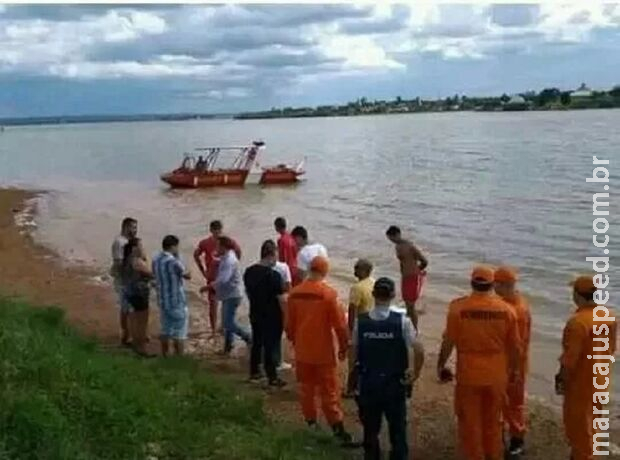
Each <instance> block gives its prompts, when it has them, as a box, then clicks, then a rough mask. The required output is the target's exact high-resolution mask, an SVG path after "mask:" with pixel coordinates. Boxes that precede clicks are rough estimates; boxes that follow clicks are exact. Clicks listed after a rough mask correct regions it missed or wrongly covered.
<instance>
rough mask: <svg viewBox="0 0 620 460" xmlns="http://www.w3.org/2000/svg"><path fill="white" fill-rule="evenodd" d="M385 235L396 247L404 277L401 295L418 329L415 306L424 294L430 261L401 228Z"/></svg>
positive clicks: (395, 228) (390, 230)
mask: <svg viewBox="0 0 620 460" xmlns="http://www.w3.org/2000/svg"><path fill="white" fill-rule="evenodd" d="M385 235H386V236H387V238H388V240H390V241H391V242H392V243H394V245H395V247H396V257H398V260H399V262H400V274H401V277H402V284H401V293H402V296H403V300H404V301H405V305H406V306H407V315H408V316H409V317H410V318H411V321H412V322H413V325H414V326H415V327H416V329H417V327H418V312H417V311H416V309H415V304H416V302H417V300H418V299H419V297H420V293H421V292H422V284H423V282H424V277H425V276H426V271H425V270H426V267H427V266H428V260H427V259H426V257H424V255H422V253H421V252H420V250H419V249H418V248H417V247H416V246H415V245H414V244H413V243H412V242H411V241H409V240H405V239H404V238H403V237H402V234H401V231H400V228H398V227H396V226H394V225H392V226H391V227H390V228H388V230H387V232H385Z"/></svg>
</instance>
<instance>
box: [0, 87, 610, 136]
mask: <svg viewBox="0 0 620 460" xmlns="http://www.w3.org/2000/svg"><path fill="white" fill-rule="evenodd" d="M614 108H620V85H617V86H614V87H613V88H611V89H608V90H602V91H593V90H591V89H590V88H588V87H587V85H586V84H585V83H582V84H581V86H580V87H579V88H577V89H576V90H574V91H562V90H560V89H558V88H545V89H543V90H541V91H540V92H536V91H527V92H525V93H519V94H514V95H508V94H502V95H501V96H491V97H473V96H472V97H469V96H466V95H459V94H455V95H454V96H451V97H446V98H443V99H423V98H420V97H416V98H413V99H404V98H402V97H400V96H397V97H396V98H394V99H393V100H372V101H371V100H369V99H367V98H365V97H362V98H360V99H358V100H356V101H354V102H349V103H347V104H342V105H322V106H317V107H285V108H275V107H274V108H272V109H271V110H266V111H256V112H242V113H237V114H209V113H177V114H141V115H70V116H46V117H22V118H0V132H1V131H2V130H3V129H4V127H6V126H28V125H34V126H36V125H61V124H77V123H114V122H145V121H188V120H214V119H234V120H254V119H272V118H318V117H351V116H362V115H390V114H407V113H410V114H414V113H448V112H516V111H519V112H524V111H549V110H562V111H565V110H586V109H614Z"/></svg>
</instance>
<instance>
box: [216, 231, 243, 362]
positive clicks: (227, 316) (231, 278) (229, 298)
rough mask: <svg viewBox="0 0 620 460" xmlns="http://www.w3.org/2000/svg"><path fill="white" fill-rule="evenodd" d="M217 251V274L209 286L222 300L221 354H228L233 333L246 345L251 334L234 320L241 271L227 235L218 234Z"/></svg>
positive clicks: (239, 301)
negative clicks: (222, 328)
mask: <svg viewBox="0 0 620 460" xmlns="http://www.w3.org/2000/svg"><path fill="white" fill-rule="evenodd" d="M217 252H218V255H219V256H220V263H219V265H218V270H217V276H216V278H215V280H214V281H213V282H212V283H210V284H209V286H210V287H212V288H213V289H215V292H216V295H217V300H219V301H221V302H222V325H223V327H224V350H223V354H225V355H228V354H230V352H231V351H232V349H233V341H234V336H235V335H237V336H239V337H240V338H241V339H242V340H243V341H244V342H245V343H246V344H248V345H249V344H250V341H251V336H250V333H249V331H248V330H247V329H245V328H243V327H241V326H240V325H239V324H238V323H237V320H236V315H237V309H238V308H239V305H240V304H241V271H240V269H239V259H237V255H236V254H235V244H234V243H233V241H232V240H231V239H230V238H229V237H227V236H220V237H219V238H218V239H217Z"/></svg>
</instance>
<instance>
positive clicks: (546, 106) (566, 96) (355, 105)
mask: <svg viewBox="0 0 620 460" xmlns="http://www.w3.org/2000/svg"><path fill="white" fill-rule="evenodd" d="M613 108H620V85H618V86H615V87H614V88H612V89H609V90H606V91H593V90H591V89H590V88H588V87H587V86H586V84H585V83H582V84H581V86H580V87H579V88H578V89H577V90H575V91H561V90H560V89H558V88H545V89H543V90H541V91H540V92H538V93H537V92H536V91H528V92H525V93H521V94H514V95H512V96H509V95H508V94H502V95H501V96H496V97H468V96H465V95H459V94H455V95H454V96H452V97H446V98H445V99H435V100H431V99H422V98H419V97H416V98H414V99H403V98H402V97H400V96H398V97H396V98H394V99H393V100H390V101H386V100H373V101H370V100H368V99H367V98H365V97H363V98H361V99H358V100H357V101H355V102H349V103H348V104H345V105H324V106H319V107H300V108H293V107H286V108H283V109H278V108H272V109H271V110H268V111H264V112H248V113H242V114H239V115H236V116H235V119H238V120H250V119H265V118H307V117H346V116H359V115H387V114H404V113H442V112H525V111H532V110H583V109H613Z"/></svg>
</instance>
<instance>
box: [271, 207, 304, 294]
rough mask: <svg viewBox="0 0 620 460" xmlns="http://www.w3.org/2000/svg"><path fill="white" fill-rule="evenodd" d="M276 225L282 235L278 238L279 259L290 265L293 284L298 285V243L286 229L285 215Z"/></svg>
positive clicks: (277, 220) (279, 218)
mask: <svg viewBox="0 0 620 460" xmlns="http://www.w3.org/2000/svg"><path fill="white" fill-rule="evenodd" d="M274 226H275V228H276V232H278V234H279V235H280V238H279V239H278V260H279V261H280V262H284V263H285V264H286V265H288V268H289V270H290V271H291V276H292V278H293V281H292V283H291V284H292V285H293V286H297V285H298V284H299V282H300V280H299V276H298V275H297V244H296V243H295V239H294V238H293V237H292V236H291V234H290V233H289V232H287V231H286V220H285V219H284V217H278V218H277V219H276V220H275V222H274Z"/></svg>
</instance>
